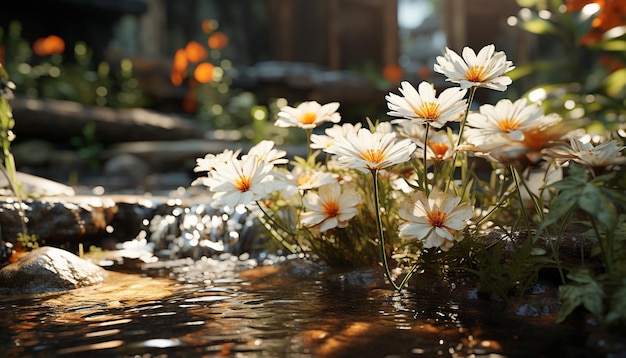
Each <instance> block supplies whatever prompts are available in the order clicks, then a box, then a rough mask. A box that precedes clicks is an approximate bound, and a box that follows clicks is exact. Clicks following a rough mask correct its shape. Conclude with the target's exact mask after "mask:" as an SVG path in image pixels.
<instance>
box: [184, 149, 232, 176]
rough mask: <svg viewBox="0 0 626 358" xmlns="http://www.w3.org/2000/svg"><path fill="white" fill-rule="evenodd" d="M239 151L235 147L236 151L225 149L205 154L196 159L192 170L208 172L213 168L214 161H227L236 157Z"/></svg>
mask: <svg viewBox="0 0 626 358" xmlns="http://www.w3.org/2000/svg"><path fill="white" fill-rule="evenodd" d="M239 153H241V149H237V150H236V151H232V150H230V149H225V150H224V151H223V152H222V153H219V154H211V153H209V154H207V155H205V156H204V158H197V159H196V166H195V168H193V171H194V172H208V171H211V170H213V169H215V165H214V164H215V162H222V163H224V162H228V161H230V160H232V159H237V157H238V156H239Z"/></svg>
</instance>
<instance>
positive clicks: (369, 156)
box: [359, 149, 386, 164]
mask: <svg viewBox="0 0 626 358" xmlns="http://www.w3.org/2000/svg"><path fill="white" fill-rule="evenodd" d="M359 155H360V156H361V158H362V159H363V160H365V161H368V162H370V163H376V164H378V163H380V162H382V161H383V160H384V159H385V157H386V156H385V153H384V152H383V151H382V150H380V149H368V150H366V151H365V152H362V153H359Z"/></svg>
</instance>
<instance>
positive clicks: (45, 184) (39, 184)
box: [0, 171, 74, 197]
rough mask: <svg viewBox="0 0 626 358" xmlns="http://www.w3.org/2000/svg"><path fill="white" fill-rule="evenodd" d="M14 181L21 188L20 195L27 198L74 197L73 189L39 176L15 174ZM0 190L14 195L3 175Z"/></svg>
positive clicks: (0, 180)
mask: <svg viewBox="0 0 626 358" xmlns="http://www.w3.org/2000/svg"><path fill="white" fill-rule="evenodd" d="M15 179H16V180H17V182H18V183H19V184H20V185H21V186H22V193H23V194H24V195H25V196H29V197H42V196H57V195H63V196H71V195H74V189H73V188H72V187H71V186H68V185H65V184H62V183H59V182H56V181H53V180H49V179H46V178H42V177H40V176H36V175H32V174H28V173H23V172H19V171H18V172H16V173H15ZM0 188H2V189H3V190H5V191H9V192H10V193H11V195H14V193H13V190H12V189H11V187H10V185H9V181H8V179H7V177H6V176H5V175H2V174H0Z"/></svg>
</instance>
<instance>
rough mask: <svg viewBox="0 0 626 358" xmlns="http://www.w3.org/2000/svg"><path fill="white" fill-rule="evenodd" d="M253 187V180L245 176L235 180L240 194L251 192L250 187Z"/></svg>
mask: <svg viewBox="0 0 626 358" xmlns="http://www.w3.org/2000/svg"><path fill="white" fill-rule="evenodd" d="M251 185H252V180H251V179H250V178H248V177H247V176H245V175H242V176H240V177H239V178H237V179H236V180H235V187H236V188H237V189H239V191H240V192H242V193H245V192H246V191H248V190H250V186H251Z"/></svg>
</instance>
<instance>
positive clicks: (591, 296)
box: [556, 269, 605, 323]
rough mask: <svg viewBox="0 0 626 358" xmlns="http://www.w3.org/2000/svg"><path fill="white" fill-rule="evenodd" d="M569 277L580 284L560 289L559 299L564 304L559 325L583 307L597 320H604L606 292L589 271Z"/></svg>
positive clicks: (559, 314) (577, 271)
mask: <svg viewBox="0 0 626 358" xmlns="http://www.w3.org/2000/svg"><path fill="white" fill-rule="evenodd" d="M567 277H568V278H569V279H571V280H573V281H575V282H577V283H578V284H568V285H562V286H560V287H559V299H560V300H561V301H562V302H563V305H562V306H561V309H560V310H559V312H558V314H557V319H556V321H557V323H561V322H563V321H564V320H565V319H566V318H567V316H569V315H570V314H571V313H572V312H573V311H574V310H575V309H576V308H577V307H579V306H581V305H582V306H583V307H585V309H586V310H588V311H589V312H591V314H593V315H594V316H595V317H596V318H598V319H600V320H602V318H603V317H602V311H603V309H604V305H603V299H604V297H605V294H604V290H603V289H602V287H601V286H600V285H598V283H597V282H596V281H595V279H594V278H593V276H592V275H591V272H590V271H589V270H587V269H579V270H574V271H572V272H570V273H569V274H568V275H567Z"/></svg>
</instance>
